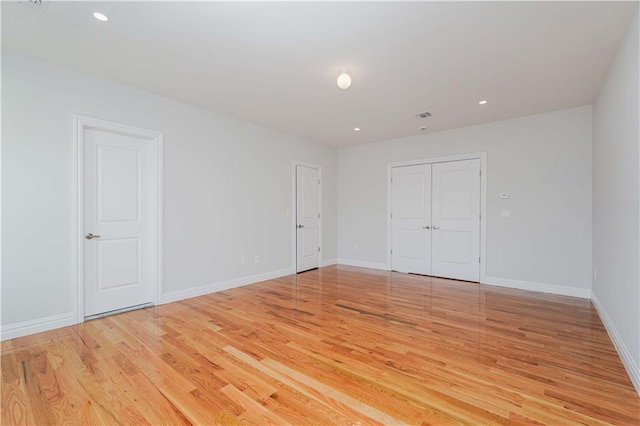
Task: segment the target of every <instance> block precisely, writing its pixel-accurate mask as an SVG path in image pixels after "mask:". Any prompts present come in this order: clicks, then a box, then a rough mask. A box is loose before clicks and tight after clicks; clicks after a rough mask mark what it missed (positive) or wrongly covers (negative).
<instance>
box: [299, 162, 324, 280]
mask: <svg viewBox="0 0 640 426" xmlns="http://www.w3.org/2000/svg"><path fill="white" fill-rule="evenodd" d="M296 222H297V224H296V271H297V272H303V271H308V270H309V269H314V268H318V267H319V266H320V230H319V225H320V172H319V171H318V169H314V168H311V167H306V166H301V165H297V166H296Z"/></svg>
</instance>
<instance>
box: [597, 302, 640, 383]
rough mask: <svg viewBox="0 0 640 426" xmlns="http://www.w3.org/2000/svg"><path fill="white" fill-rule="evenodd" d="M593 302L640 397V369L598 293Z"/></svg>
mask: <svg viewBox="0 0 640 426" xmlns="http://www.w3.org/2000/svg"><path fill="white" fill-rule="evenodd" d="M591 301H592V302H593V306H594V307H595V308H596V312H598V315H599V316H600V320H601V321H602V324H603V325H604V328H605V329H606V330H607V333H608V334H609V337H610V338H611V341H612V342H613V346H614V347H615V348H616V351H618V355H620V359H621V360H622V365H624V368H625V369H626V370H627V373H628V374H629V378H630V379H631V383H633V386H634V387H635V388H636V391H637V392H638V395H640V367H638V365H637V364H636V362H635V360H634V359H633V356H631V352H629V350H628V349H627V346H626V345H625V344H624V341H623V340H622V337H621V336H620V334H618V330H616V328H615V326H614V325H613V322H612V321H611V318H610V317H609V314H607V311H606V310H605V309H604V306H602V304H601V303H600V301H599V300H598V296H597V295H596V293H592V294H591Z"/></svg>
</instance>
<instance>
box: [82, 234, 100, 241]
mask: <svg viewBox="0 0 640 426" xmlns="http://www.w3.org/2000/svg"><path fill="white" fill-rule="evenodd" d="M84 237H85V238H86V239H87V240H93V239H94V238H100V235H93V234H91V233H89V234H87V235H85V236H84Z"/></svg>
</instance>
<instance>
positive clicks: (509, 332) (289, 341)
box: [2, 266, 640, 425]
mask: <svg viewBox="0 0 640 426" xmlns="http://www.w3.org/2000/svg"><path fill="white" fill-rule="evenodd" d="M62 423H68V424H84V425H87V424H136V425H138V424H189V423H191V424H203V425H204V424H215V423H225V424H226V423H229V424H238V423H242V424H260V425H261V424H267V423H272V424H313V425H327V424H451V423H455V424H461V423H462V424H474V425H486V424H522V423H526V424H538V423H542V424H552V425H559V424H590V425H598V424H609V423H613V424H640V399H639V398H638V395H637V393H636V392H635V390H634V389H633V387H632V385H631V382H630V381H629V378H628V377H627V375H626V373H625V370H624V368H623V366H622V364H621V362H620V360H619V358H618V355H617V353H616V351H615V349H614V348H613V346H612V344H611V341H610V340H609V337H608V336H607V334H606V332H605V330H604V328H603V326H602V323H601V322H600V320H599V318H598V316H597V314H596V312H595V311H594V309H593V308H592V307H591V304H590V302H589V301H588V300H583V299H576V298H570V297H562V296H552V295H547V294H539V293H532V292H525V291H520V290H512V289H502V288H496V287H488V286H482V285H477V284H473V283H465V282H457V281H451V280H443V279H436V278H429V277H421V276H413V275H403V274H397V273H389V272H383V271H374V270H368V269H360V268H352V267H345V266H332V267H327V268H323V269H320V270H315V271H310V272H306V273H304V274H300V275H298V276H288V277H284V278H280V279H276V280H271V281H266V282H262V283H258V284H254V285H250V286H246V287H241V288H237V289H232V290H227V291H223V292H219V293H216V294H211V295H207V296H202V297H198V298H194V299H188V300H184V301H180V302H176V303H171V304H167V305H163V306H159V307H154V308H148V309H144V310H139V311H133V312H127V313H124V314H120V315H115V316H111V317H106V318H102V319H97V320H93V321H88V322H85V323H83V324H80V325H76V326H72V327H66V328H63V329H59V330H54V331H51V332H46V333H40V334H37V335H33V336H28V337H23V338H19V339H14V340H10V341H6V342H3V343H2V424H3V425H9V424H39V425H44V424H62Z"/></svg>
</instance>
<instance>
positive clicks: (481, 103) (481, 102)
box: [478, 100, 488, 105]
mask: <svg viewBox="0 0 640 426" xmlns="http://www.w3.org/2000/svg"><path fill="white" fill-rule="evenodd" d="M487 102H488V101H486V100H482V101H480V102H478V103H479V104H480V105H485V104H486V103H487Z"/></svg>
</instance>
